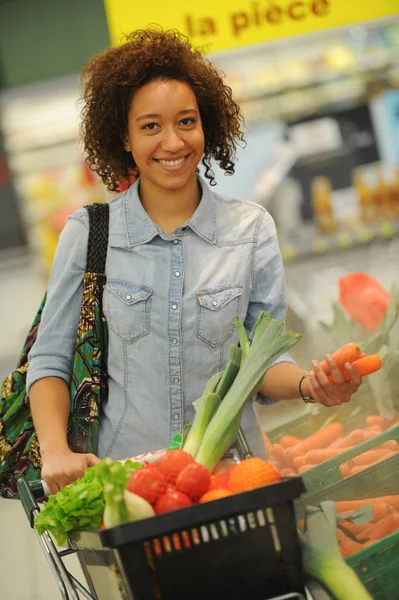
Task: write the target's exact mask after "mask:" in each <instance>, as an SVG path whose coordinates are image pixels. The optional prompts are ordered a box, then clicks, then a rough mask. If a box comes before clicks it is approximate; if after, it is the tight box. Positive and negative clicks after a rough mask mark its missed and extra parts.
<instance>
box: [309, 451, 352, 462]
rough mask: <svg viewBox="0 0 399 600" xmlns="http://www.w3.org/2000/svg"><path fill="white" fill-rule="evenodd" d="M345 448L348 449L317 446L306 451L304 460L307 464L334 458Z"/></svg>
mask: <svg viewBox="0 0 399 600" xmlns="http://www.w3.org/2000/svg"><path fill="white" fill-rule="evenodd" d="M345 450H348V448H317V449H316V450H309V452H306V454H305V460H306V462H307V463H308V464H313V465H318V464H319V463H321V462H324V461H325V460H328V459H329V458H334V457H335V456H337V455H338V454H341V452H345Z"/></svg>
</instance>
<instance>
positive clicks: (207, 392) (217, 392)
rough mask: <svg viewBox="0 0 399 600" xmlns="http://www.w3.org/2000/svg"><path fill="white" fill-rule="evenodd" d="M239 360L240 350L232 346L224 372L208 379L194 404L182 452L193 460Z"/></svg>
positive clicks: (232, 379) (228, 386) (232, 378)
mask: <svg viewBox="0 0 399 600" xmlns="http://www.w3.org/2000/svg"><path fill="white" fill-rule="evenodd" d="M240 360H241V350H240V349H239V348H237V346H235V345H234V344H232V345H231V346H229V360H228V363H227V366H226V368H225V370H224V371H221V372H220V373H216V374H215V375H212V377H210V378H209V380H208V382H207V384H206V386H205V388H204V392H203V395H202V396H201V398H199V400H198V401H196V402H195V403H194V405H195V407H196V414H195V417H194V421H193V423H192V425H191V428H190V430H189V432H188V433H187V436H184V443H183V450H185V451H186V452H189V454H191V455H192V456H193V457H194V458H195V457H196V455H197V452H198V450H199V448H200V445H201V443H202V439H203V437H204V433H205V431H206V428H207V427H208V425H209V423H210V422H211V419H212V418H213V415H214V414H215V412H216V410H217V409H218V407H219V405H220V403H221V401H222V398H223V397H224V395H225V394H226V393H227V391H228V390H229V388H230V387H231V385H232V383H233V381H234V379H235V377H236V375H237V373H238V370H239V368H240ZM233 442H234V440H233Z"/></svg>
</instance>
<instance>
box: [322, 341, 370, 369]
mask: <svg viewBox="0 0 399 600" xmlns="http://www.w3.org/2000/svg"><path fill="white" fill-rule="evenodd" d="M361 355H362V351H361V349H360V346H359V345H358V344H355V343H353V342H350V343H349V344H345V345H344V346H342V347H341V348H339V350H336V352H334V353H333V355H332V357H333V359H334V360H335V362H336V363H337V365H338V367H339V368H340V369H341V368H342V367H344V366H345V363H348V362H349V363H353V362H354V361H355V360H357V359H359V358H360V357H361ZM320 367H321V369H323V371H324V373H325V374H326V375H330V374H331V371H330V367H329V366H328V363H327V361H326V360H322V361H321V363H320Z"/></svg>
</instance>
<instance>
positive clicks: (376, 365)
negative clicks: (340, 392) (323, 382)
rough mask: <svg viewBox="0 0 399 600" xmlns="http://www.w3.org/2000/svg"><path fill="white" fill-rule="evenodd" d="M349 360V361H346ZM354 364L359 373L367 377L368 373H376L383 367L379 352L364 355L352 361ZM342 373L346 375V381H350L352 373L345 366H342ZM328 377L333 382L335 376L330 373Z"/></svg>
mask: <svg viewBox="0 0 399 600" xmlns="http://www.w3.org/2000/svg"><path fill="white" fill-rule="evenodd" d="M346 362H348V361H346ZM352 366H353V367H354V368H355V369H356V370H357V371H358V373H359V375H361V376H362V377H365V376H366V375H371V373H375V372H376V371H379V369H381V367H382V360H381V358H380V357H379V356H378V354H369V355H368V356H363V358H359V359H358V360H355V361H353V362H352ZM340 370H341V373H342V375H343V376H344V379H345V381H350V379H351V378H350V375H349V373H348V372H347V370H346V369H345V367H340ZM328 378H329V380H330V381H331V382H333V381H334V380H333V378H332V376H331V374H329V373H328Z"/></svg>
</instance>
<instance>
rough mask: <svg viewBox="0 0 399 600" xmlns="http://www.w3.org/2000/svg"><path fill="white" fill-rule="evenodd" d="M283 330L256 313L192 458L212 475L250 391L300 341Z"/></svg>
mask: <svg viewBox="0 0 399 600" xmlns="http://www.w3.org/2000/svg"><path fill="white" fill-rule="evenodd" d="M236 328H237V326H236ZM239 329H240V327H239ZM283 329H284V323H282V322H281V321H277V320H276V319H273V317H272V316H270V315H267V314H265V313H262V312H261V313H260V314H259V317H258V319H257V323H256V328H255V333H254V338H253V341H252V344H251V346H250V348H249V351H248V355H247V357H246V359H245V361H244V363H243V364H242V366H241V367H240V369H239V371H238V374H237V376H236V378H235V379H234V382H233V384H232V385H231V387H230V389H229V391H228V392H227V394H226V396H225V397H224V399H223V401H222V402H221V404H220V406H219V408H218V409H217V411H216V414H215V415H214V416H213V418H212V420H211V421H210V423H209V425H208V427H207V429H206V431H205V434H204V436H203V439H202V443H201V446H200V448H199V450H198V453H197V454H196V457H195V459H196V461H197V462H199V463H201V464H203V465H204V466H205V467H207V468H208V469H209V471H211V472H212V470H213V468H214V467H215V465H216V463H217V462H218V461H219V460H220V459H221V458H222V456H223V454H224V452H225V451H226V450H227V449H228V448H229V444H228V441H229V440H231V439H233V441H234V440H235V438H236V436H237V431H238V429H239V426H240V420H239V415H240V416H241V413H242V410H243V407H244V406H245V403H246V401H247V400H248V399H249V398H250V397H251V396H252V395H253V393H254V390H257V389H259V386H260V385H261V383H262V380H263V377H264V374H265V372H266V371H267V369H268V368H269V367H270V366H271V365H272V364H273V362H274V361H275V360H276V359H277V358H278V357H279V356H281V354H283V353H284V352H286V351H287V350H289V349H290V348H292V346H294V345H295V344H296V343H297V342H298V341H299V340H300V339H301V336H300V335H298V334H295V333H293V332H289V331H286V332H284V333H282V332H283ZM230 445H231V444H230Z"/></svg>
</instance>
